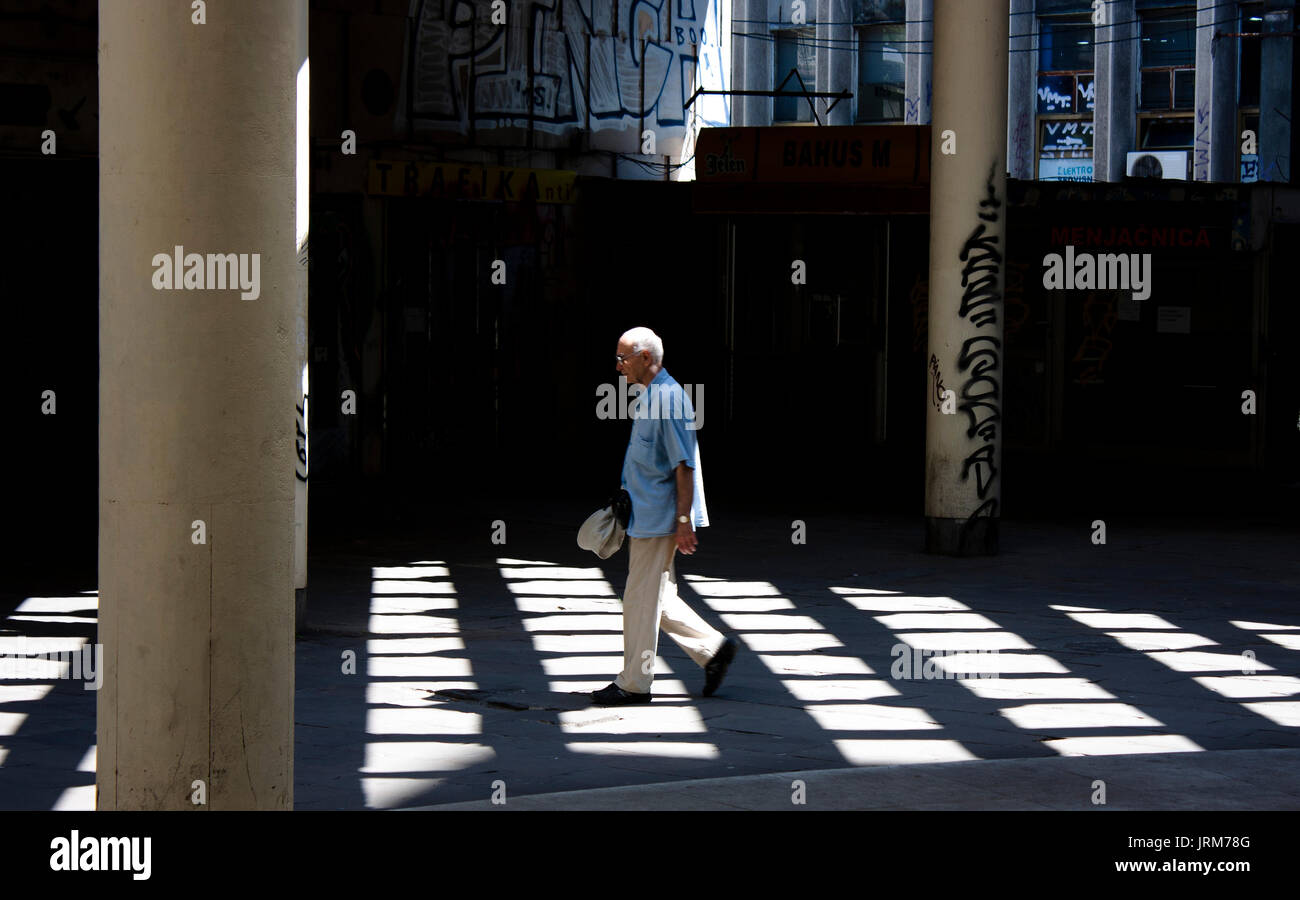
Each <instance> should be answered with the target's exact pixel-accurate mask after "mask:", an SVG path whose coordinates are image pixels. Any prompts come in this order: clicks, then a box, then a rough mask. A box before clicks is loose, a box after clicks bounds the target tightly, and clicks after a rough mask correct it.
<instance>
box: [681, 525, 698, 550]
mask: <svg viewBox="0 0 1300 900" xmlns="http://www.w3.org/2000/svg"><path fill="white" fill-rule="evenodd" d="M698 545H699V541H697V540H696V539H695V529H694V528H692V527H691V523H690V522H679V523H677V549H678V550H680V551H681V552H682V553H684V554H686V555H687V556H690V555H691V554H692V553H694V552H695V548H696V547H697V546H698Z"/></svg>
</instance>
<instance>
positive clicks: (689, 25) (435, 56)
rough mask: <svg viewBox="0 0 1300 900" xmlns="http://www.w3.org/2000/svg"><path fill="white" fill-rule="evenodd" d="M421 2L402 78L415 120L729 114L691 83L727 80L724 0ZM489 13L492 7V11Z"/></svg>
mask: <svg viewBox="0 0 1300 900" xmlns="http://www.w3.org/2000/svg"><path fill="white" fill-rule="evenodd" d="M505 4H506V7H505V17H506V24H504V25H503V24H493V21H492V20H493V10H492V0H426V2H424V3H423V4H422V5H421V7H420V11H419V16H418V19H417V23H416V39H415V53H414V60H413V62H414V71H413V77H412V78H411V80H410V89H411V91H412V108H413V112H414V114H415V116H416V118H417V120H422V121H425V122H428V123H431V124H435V125H436V126H437V127H439V128H447V129H450V130H455V131H460V132H465V131H468V130H469V129H470V127H471V119H472V121H473V127H474V128H476V129H483V128H496V127H503V126H511V127H529V126H530V125H531V127H533V128H534V129H536V130H538V131H545V132H549V133H553V134H563V133H565V132H568V131H571V130H574V129H590V130H592V131H600V130H604V129H610V128H613V129H622V128H628V127H634V128H635V127H639V126H640V125H641V123H642V122H644V123H645V124H644V127H646V128H651V129H655V130H656V132H661V131H666V132H667V133H660V134H659V136H660V137H661V138H662V137H669V136H673V135H674V133H675V135H676V136H681V135H682V134H683V133H684V132H685V130H687V129H688V128H689V129H691V130H692V131H693V130H695V129H696V128H698V127H700V126H706V125H707V126H717V125H727V124H729V123H730V122H729V120H730V116H729V111H730V103H729V102H728V100H727V98H726V97H724V96H719V95H711V96H702V97H699V98H697V99H696V100H695V102H694V104H692V106H691V108H690V109H683V106H684V105H685V104H686V102H687V101H688V100H689V99H690V97H691V95H692V94H693V93H694V92H695V90H696V89H697V88H700V87H703V88H706V89H710V90H725V89H726V88H727V87H728V86H729V85H728V82H729V80H730V75H729V73H730V68H731V61H730V49H731V34H730V31H731V21H730V18H731V17H730V3H729V2H728V0H657V2H651V0H505ZM499 19H500V14H499V13H498V21H499Z"/></svg>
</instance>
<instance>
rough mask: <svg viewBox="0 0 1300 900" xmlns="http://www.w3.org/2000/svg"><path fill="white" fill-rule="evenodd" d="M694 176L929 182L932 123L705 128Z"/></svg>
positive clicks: (719, 180)
mask: <svg viewBox="0 0 1300 900" xmlns="http://www.w3.org/2000/svg"><path fill="white" fill-rule="evenodd" d="M695 177H696V178H697V179H699V180H700V181H704V182H714V183H738V182H744V181H759V182H795V183H826V182H838V183H853V184H929V182H930V126H928V125H849V126H797V125H796V126H782V125H773V126H770V127H766V128H705V129H703V130H701V131H700V135H699V138H698V142H697V144H696V148H695Z"/></svg>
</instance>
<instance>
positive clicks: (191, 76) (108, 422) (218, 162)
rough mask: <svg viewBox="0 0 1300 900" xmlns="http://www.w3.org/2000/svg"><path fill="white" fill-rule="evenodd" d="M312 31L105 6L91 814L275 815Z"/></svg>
mask: <svg viewBox="0 0 1300 900" xmlns="http://www.w3.org/2000/svg"><path fill="white" fill-rule="evenodd" d="M306 17H307V0H284V2H275V3H264V2H262V0H227V2H223V3H220V4H217V3H208V4H206V5H205V4H194V5H193V7H191V5H190V4H188V3H182V4H178V3H174V2H168V0H132V2H130V3H104V4H101V6H100V10H99V91H100V94H99V96H100V116H99V128H100V132H99V134H100V141H99V145H100V158H99V216H100V227H99V236H100V256H99V273H100V275H99V277H100V307H99V322H100V332H99V358H100V361H99V438H100V440H99V491H100V495H99V592H100V600H99V602H100V606H99V613H100V622H99V640H100V642H102V644H103V683H102V687H101V688H100V692H99V697H98V718H97V736H98V737H97V745H98V748H99V749H98V765H97V773H96V787H97V788H98V796H97V800H96V805H97V807H98V808H100V809H172V810H180V809H185V810H196V809H291V808H292V807H293V747H294V727H293V689H294V485H295V476H294V469H295V462H296V457H295V428H294V418H295V412H294V406H295V405H296V404H298V403H300V401H301V396H302V394H301V367H300V364H299V357H300V353H301V352H302V351H301V350H300V348H299V346H298V337H299V335H300V334H302V331H301V327H302V325H301V324H300V321H299V320H300V317H301V312H302V311H301V308H300V304H301V303H302V300H303V294H302V289H301V281H300V279H302V278H304V277H305V275H306V271H305V266H303V265H302V262H301V261H300V254H301V252H302V250H303V247H302V241H303V240H304V238H305V232H306V218H305V206H299V205H297V201H298V198H299V197H303V198H304V199H305V194H304V192H305V189H306V186H307V182H306V175H307V172H306V171H305V170H304V169H302V168H300V166H299V162H303V163H305V162H306V161H307V156H306V152H305V151H306V149H307V144H306V141H305V135H304V136H303V139H302V140H300V139H299V131H298V128H297V124H298V122H300V121H304V120H305V118H306V116H307V109H308V100H307V98H308V94H307V71H306V59H305V42H304V40H303V39H304V38H305V36H306V29H305V28H304V27H303V26H304V24H305V22H306ZM304 336H305V335H304Z"/></svg>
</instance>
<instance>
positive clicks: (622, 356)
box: [614, 350, 641, 366]
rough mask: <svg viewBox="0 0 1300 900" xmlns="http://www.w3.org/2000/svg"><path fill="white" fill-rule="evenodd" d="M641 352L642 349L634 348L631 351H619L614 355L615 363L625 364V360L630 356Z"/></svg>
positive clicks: (618, 364) (617, 364)
mask: <svg viewBox="0 0 1300 900" xmlns="http://www.w3.org/2000/svg"><path fill="white" fill-rule="evenodd" d="M640 352H641V351H640V350H633V351H632V352H631V353H619V354H617V355H616V356H615V357H614V359H615V360H616V362H615V363H614V365H616V366H620V365H622V364H623V360H625V359H627V358H628V357H630V356H636V355H637V354H638V353H640Z"/></svg>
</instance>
